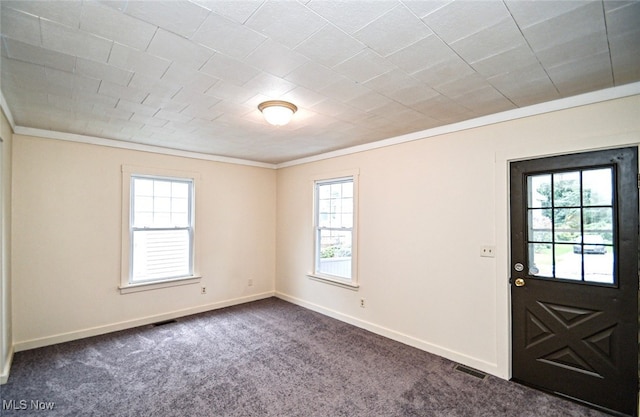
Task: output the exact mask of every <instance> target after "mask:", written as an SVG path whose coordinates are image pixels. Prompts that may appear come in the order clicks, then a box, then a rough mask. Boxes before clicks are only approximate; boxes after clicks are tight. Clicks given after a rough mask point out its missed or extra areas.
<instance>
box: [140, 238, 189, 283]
mask: <svg viewBox="0 0 640 417" xmlns="http://www.w3.org/2000/svg"><path fill="white" fill-rule="evenodd" d="M190 269H191V266H190V239H189V231H188V230H169V231H165V230H163V231H157V230H137V231H134V233H133V273H132V278H131V281H132V282H136V281H147V280H154V279H165V278H176V277H184V276H190V275H191V270H190Z"/></svg>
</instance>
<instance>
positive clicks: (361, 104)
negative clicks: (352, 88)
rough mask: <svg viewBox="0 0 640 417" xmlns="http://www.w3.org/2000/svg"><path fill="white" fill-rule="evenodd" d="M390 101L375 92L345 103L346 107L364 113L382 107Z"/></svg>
mask: <svg viewBox="0 0 640 417" xmlns="http://www.w3.org/2000/svg"><path fill="white" fill-rule="evenodd" d="M391 101H392V100H391V99H390V98H389V97H386V96H383V95H382V94H380V93H377V92H375V91H370V92H368V93H366V94H364V95H362V96H358V97H356V98H354V99H351V100H349V101H348V102H347V104H348V105H350V106H352V107H355V108H357V109H360V110H364V111H371V110H373V109H377V108H380V107H384V106H386V105H387V104H389V102H391Z"/></svg>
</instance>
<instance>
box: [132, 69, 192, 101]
mask: <svg viewBox="0 0 640 417" xmlns="http://www.w3.org/2000/svg"><path fill="white" fill-rule="evenodd" d="M127 87H128V88H131V89H134V90H137V91H140V92H144V93H147V94H154V95H157V96H162V97H173V96H174V95H175V94H177V93H178V91H180V89H181V88H182V86H181V85H180V84H178V83H175V82H172V81H171V80H167V79H161V78H155V77H147V76H146V75H143V74H140V73H136V74H135V75H134V76H133V78H131V81H130V82H129V84H128V85H127ZM135 101H137V100H135Z"/></svg>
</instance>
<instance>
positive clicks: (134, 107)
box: [116, 100, 158, 117]
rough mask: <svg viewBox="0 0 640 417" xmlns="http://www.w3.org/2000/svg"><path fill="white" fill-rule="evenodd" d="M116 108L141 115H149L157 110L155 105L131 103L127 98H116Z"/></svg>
mask: <svg viewBox="0 0 640 417" xmlns="http://www.w3.org/2000/svg"><path fill="white" fill-rule="evenodd" d="M116 108H118V109H120V110H123V111H128V112H131V113H134V114H137V115H138V116H141V117H151V116H153V115H154V114H155V113H156V112H157V111H158V109H156V108H155V107H150V106H145V105H144V104H140V103H133V102H131V101H127V100H118V104H117V105H116Z"/></svg>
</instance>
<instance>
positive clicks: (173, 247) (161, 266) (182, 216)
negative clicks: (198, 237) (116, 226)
mask: <svg viewBox="0 0 640 417" xmlns="http://www.w3.org/2000/svg"><path fill="white" fill-rule="evenodd" d="M141 171H143V172H144V170H141ZM123 173H124V175H123V218H124V223H125V225H123V235H126V237H125V238H124V241H123V267H122V269H123V276H122V282H121V290H122V289H123V288H124V289H127V288H136V287H141V286H142V287H145V288H144V289H150V288H148V286H149V285H154V284H164V285H160V287H164V286H168V285H167V284H169V285H176V283H177V284H178V285H181V284H184V283H185V282H183V281H184V280H187V281H188V280H193V279H195V278H197V277H196V276H195V273H194V260H195V256H194V254H195V252H194V248H195V244H194V242H195V231H194V214H195V210H194V201H195V199H194V188H195V186H194V182H195V180H194V177H195V176H192V177H191V178H190V177H183V176H168V175H166V176H165V175H155V174H148V173H146V172H145V173H138V171H137V170H135V169H123ZM127 191H128V193H127ZM127 194H128V195H127ZM127 197H128V198H127ZM125 226H126V230H125ZM187 283H188V282H187Z"/></svg>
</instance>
